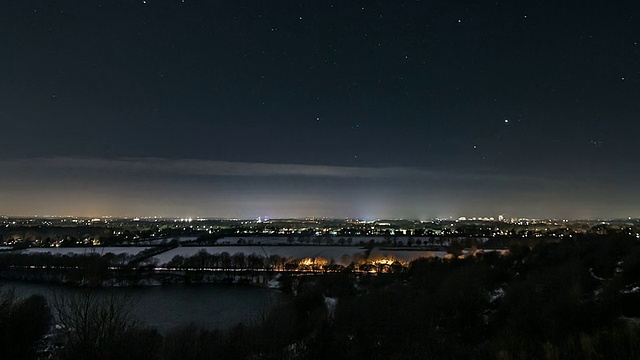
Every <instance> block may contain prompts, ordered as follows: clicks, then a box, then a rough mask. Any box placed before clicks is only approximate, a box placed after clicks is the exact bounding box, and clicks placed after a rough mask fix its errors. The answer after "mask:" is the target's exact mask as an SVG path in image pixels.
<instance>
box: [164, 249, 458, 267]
mask: <svg viewBox="0 0 640 360" xmlns="http://www.w3.org/2000/svg"><path fill="white" fill-rule="evenodd" d="M201 250H205V251H206V252H208V253H209V254H220V253H223V252H226V253H228V254H229V255H233V254H237V253H244V254H245V255H249V254H256V255H261V256H271V255H278V256H282V257H285V258H290V257H293V258H296V259H304V258H317V257H322V258H324V259H326V260H331V259H333V260H334V261H335V262H336V263H338V264H341V265H345V266H346V265H349V263H351V261H352V260H354V256H358V255H360V256H364V254H365V251H366V249H364V248H362V247H360V246H323V245H319V246H313V245H309V246H297V245H294V246H255V245H247V246H193V247H187V246H184V247H179V248H175V249H172V250H169V251H167V252H164V253H161V254H158V255H156V256H155V257H154V258H155V259H157V260H158V264H160V265H162V264H166V263H167V262H169V261H171V259H173V257H174V256H176V255H180V256H184V257H189V256H193V255H195V254H196V253H198V251H201ZM444 255H446V252H444V251H421V250H392V249H390V250H381V249H377V248H376V249H374V250H373V251H372V253H371V257H377V258H381V257H384V258H389V257H393V258H395V259H401V260H404V261H406V262H410V261H412V260H415V259H417V258H420V257H434V256H436V257H443V256H444Z"/></svg>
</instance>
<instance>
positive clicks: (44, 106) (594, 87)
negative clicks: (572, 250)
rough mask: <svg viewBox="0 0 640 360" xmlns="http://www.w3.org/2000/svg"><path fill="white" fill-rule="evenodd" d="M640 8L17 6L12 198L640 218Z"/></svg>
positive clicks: (8, 119)
mask: <svg viewBox="0 0 640 360" xmlns="http://www.w3.org/2000/svg"><path fill="white" fill-rule="evenodd" d="M636 8H637V4H636V2H634V1H630V0H629V1H626V0H623V1H619V2H616V3H610V2H605V1H595V0H593V1H592V0H588V1H562V2H556V1H550V0H543V1H537V2H517V3H514V2H495V1H477V2H450V1H411V2H405V1H378V2H375V3H366V2H326V1H293V2H257V1H256V2H236V1H231V2H218V1H195V0H185V1H182V0H175V1H174V0H171V1H151V0H149V1H108V2H101V3H100V2H81V3H78V2H73V1H68V0H62V1H56V2H50V1H46V0H36V1H29V2H24V1H10V2H4V3H3V4H1V5H0V14H1V15H0V19H1V20H2V21H0V24H2V25H1V26H0V27H1V28H2V31H0V39H2V43H3V51H4V53H5V54H6V55H5V56H2V57H0V66H1V67H2V69H5V70H6V71H5V72H4V74H3V76H2V81H0V101H1V104H2V106H0V133H1V134H2V137H1V141H0V213H4V214H11V215H18V214H23V215H28V214H46V213H50V214H73V215H80V216H102V215H113V216H145V215H151V216H152V215H159V216H175V217H188V216H191V217H196V216H203V217H223V218H253V217H257V216H262V215H267V216H271V217H308V216H317V217H339V218H342V217H353V218H412V219H424V218H436V217H443V218H444V217H458V216H473V214H478V215H484V214H500V213H504V214H510V216H513V217H555V218H627V217H640V190H639V189H638V186H637V184H639V183H640V167H639V166H638V159H637V157H638V154H640V146H639V145H638V140H637V139H638V138H639V137H640V122H638V121H637V119H638V115H639V114H640V65H639V64H640V45H639V44H640V22H639V21H640V17H638V16H636V11H635V9H636Z"/></svg>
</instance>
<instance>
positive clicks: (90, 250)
mask: <svg viewBox="0 0 640 360" xmlns="http://www.w3.org/2000/svg"><path fill="white" fill-rule="evenodd" d="M146 249H149V247H140V246H114V247H62V248H56V247H47V248H28V249H25V250H21V251H22V253H26V254H29V253H31V254H36V253H41V254H42V253H51V254H53V255H56V254H60V255H65V254H74V255H83V254H94V253H95V254H99V255H105V254H108V253H113V254H116V255H117V254H129V255H135V254H137V253H139V252H140V251H143V250H146Z"/></svg>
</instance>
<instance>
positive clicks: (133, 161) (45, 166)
mask: <svg viewBox="0 0 640 360" xmlns="http://www.w3.org/2000/svg"><path fill="white" fill-rule="evenodd" d="M0 167H1V168H2V169H3V172H4V173H6V174H8V173H12V172H13V173H25V172H27V173H31V172H36V173H41V172H60V171H62V172H70V173H74V172H81V173H84V174H104V173H128V174H134V175H135V174H147V175H155V174H157V175H162V174H164V175H198V176H240V177H274V176H286V177H321V178H322V177H327V178H372V179H376V178H377V179H390V178H394V179H457V180H466V181H476V180H477V181H513V180H516V181H534V182H537V181H544V179H540V178H534V177H530V176H519V175H504V174H495V173H491V172H482V173H481V172H466V173H462V172H458V173H456V172H450V171H437V170H426V169H423V168H413V167H354V166H330V165H304V164H278V163H252V162H230V161H215V160H198V159H165V158H119V159H105V158H81V157H48V158H44V157H43V158H29V159H5V160H0Z"/></svg>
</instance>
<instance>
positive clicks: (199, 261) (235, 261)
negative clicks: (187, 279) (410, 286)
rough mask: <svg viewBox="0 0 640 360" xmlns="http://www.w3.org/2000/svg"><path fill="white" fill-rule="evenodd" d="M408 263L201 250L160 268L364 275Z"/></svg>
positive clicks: (392, 259)
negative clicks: (210, 252)
mask: <svg viewBox="0 0 640 360" xmlns="http://www.w3.org/2000/svg"><path fill="white" fill-rule="evenodd" d="M432 256H435V255H432ZM407 266H408V262H407V261H405V260H404V259H401V258H397V257H394V256H391V255H387V256H384V255H380V254H372V255H371V256H366V255H365V254H360V253H356V254H353V256H351V255H348V254H345V255H342V256H341V257H340V259H339V261H336V260H335V259H334V258H330V259H326V258H324V257H313V258H311V257H307V258H302V259H299V258H295V257H283V256H279V255H271V256H269V257H265V256H261V255H257V254H249V255H245V254H244V253H241V252H240V253H235V254H233V255H230V254H229V253H226V252H223V253H219V254H218V253H216V254H209V253H208V252H206V251H205V250H201V251H199V252H198V253H196V254H195V255H193V256H188V257H185V256H181V255H176V256H174V257H173V259H171V261H169V262H168V263H167V264H166V265H165V266H164V268H165V269H167V270H187V271H227V270H254V271H265V270H270V271H298V272H319V273H323V272H340V271H351V272H366V273H389V272H400V271H403V270H404V269H406V268H407Z"/></svg>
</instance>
